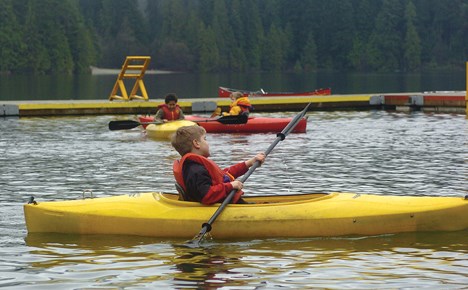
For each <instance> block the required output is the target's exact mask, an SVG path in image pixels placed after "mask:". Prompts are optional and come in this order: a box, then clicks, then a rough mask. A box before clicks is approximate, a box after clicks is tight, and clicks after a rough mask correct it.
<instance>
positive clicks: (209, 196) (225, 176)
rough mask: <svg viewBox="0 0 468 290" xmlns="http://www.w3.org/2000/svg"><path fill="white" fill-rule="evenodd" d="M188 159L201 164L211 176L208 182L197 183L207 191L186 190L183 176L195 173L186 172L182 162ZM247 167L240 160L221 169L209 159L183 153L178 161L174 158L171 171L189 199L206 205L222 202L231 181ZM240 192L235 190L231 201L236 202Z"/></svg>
mask: <svg viewBox="0 0 468 290" xmlns="http://www.w3.org/2000/svg"><path fill="white" fill-rule="evenodd" d="M188 160H190V161H192V162H195V163H198V164H200V165H202V166H203V167H204V169H206V171H207V172H208V174H209V176H210V178H211V180H210V181H208V183H210V184H197V185H201V187H202V188H208V190H207V192H189V191H187V186H186V182H185V181H186V180H185V179H184V176H185V177H186V179H187V178H191V176H194V175H195V174H193V173H192V172H187V171H186V169H185V170H184V164H185V162H186V161H188ZM247 169H248V168H247V166H246V165H245V163H244V162H241V163H238V164H236V165H233V166H231V167H229V168H226V169H224V170H222V169H221V168H219V166H218V165H216V163H214V162H213V161H211V160H210V159H208V158H206V157H203V156H201V155H197V154H193V153H188V154H185V155H184V156H183V157H182V159H181V160H180V161H179V160H175V161H174V164H173V171H174V177H175V179H176V182H177V183H178V184H179V185H180V186H182V188H183V189H184V191H185V192H186V193H187V195H188V198H189V199H190V201H199V202H201V203H203V204H208V205H209V204H214V203H217V202H222V201H223V200H224V199H225V198H226V197H227V196H228V194H229V193H230V192H231V191H232V190H233V188H232V185H231V181H233V180H234V179H235V178H237V177H239V176H241V175H243V174H244V173H246V172H247ZM196 181H197V182H202V183H203V182H204V183H206V182H205V181H204V180H201V179H198V180H196ZM197 188H198V187H197ZM242 194H243V192H242V191H241V190H239V191H237V192H236V194H235V195H234V197H233V198H232V200H231V203H237V201H238V200H239V199H240V197H241V195H242Z"/></svg>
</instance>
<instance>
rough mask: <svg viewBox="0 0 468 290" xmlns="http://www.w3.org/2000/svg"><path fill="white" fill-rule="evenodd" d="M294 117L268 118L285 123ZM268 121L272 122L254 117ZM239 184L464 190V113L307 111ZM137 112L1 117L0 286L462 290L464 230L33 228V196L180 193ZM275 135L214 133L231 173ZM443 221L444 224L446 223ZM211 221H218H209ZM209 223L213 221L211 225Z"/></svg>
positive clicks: (278, 188) (271, 190)
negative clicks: (157, 232) (233, 236)
mask: <svg viewBox="0 0 468 290" xmlns="http://www.w3.org/2000/svg"><path fill="white" fill-rule="evenodd" d="M294 114H295V113H292V112H284V113H276V114H274V115H275V116H292V115H294ZM258 115H264V116H271V115H273V114H267V113H264V114H258ZM308 115H309V119H308V130H307V133H306V134H291V135H289V136H288V137H287V138H286V139H285V140H284V141H282V142H280V143H279V144H278V146H277V147H276V148H275V149H274V150H273V151H272V153H271V154H270V156H269V157H268V158H267V161H266V162H265V164H264V165H263V166H262V167H260V168H259V169H257V170H256V171H255V172H254V173H253V174H252V176H251V177H250V178H249V180H247V182H246V183H245V192H246V194H248V195H256V194H271V195H274V194H289V193H306V192H321V191H326V192H330V191H350V192H359V193H374V194H381V195H389V194H394V195H430V196H460V197H461V196H463V195H466V194H468V178H467V176H468V162H467V161H468V144H467V143H468V138H467V136H468V120H467V119H466V116H465V115H454V114H453V115H452V114H424V113H419V112H416V113H411V114H405V113H392V112H385V111H365V112H349V111H346V112H341V111H337V112H310V113H309V114H308ZM135 117H136V116H86V117H59V118H19V119H18V118H4V119H1V118H0V132H1V134H0V153H1V154H0V164H1V168H2V174H1V176H0V203H1V205H2V211H1V215H0V231H1V232H2V234H1V235H0V245H1V247H0V287H5V288H8V289H155V288H164V289H183V288H191V289H194V288H202V289H272V288H273V289H276V288H281V289H284V288H286V289H298V288H299V289H310V288H326V289H344V288H347V289H350V288H353V289H378V288H381V289H388V288H392V289H395V288H397V289H401V288H405V289H414V288H418V289H420V288H428V289H460V288H465V287H466V285H468V231H461V232H447V233H408V234H396V235H381V236H353V237H339V238H309V239H292V238H282V239H254V240H228V241H220V240H211V241H207V242H206V243H204V244H203V246H202V247H200V248H187V247H184V246H183V244H184V242H185V241H181V240H172V239H156V238H144V237H128V236H75V235H52V234H27V231H26V228H25V224H24V217H23V211H22V206H23V204H24V203H26V202H27V199H28V198H29V196H31V195H34V196H35V198H36V200H38V201H39V202H40V201H45V200H65V199H76V198H81V196H82V193H83V191H85V190H92V191H93V194H94V195H95V196H112V195H119V194H128V193H138V192H145V191H170V192H175V189H174V186H173V177H172V173H171V164H172V161H173V160H174V159H175V158H178V156H177V154H176V153H175V151H174V150H173V149H172V148H171V146H170V144H169V143H168V142H162V141H159V142H158V141H153V140H149V139H147V138H146V137H145V135H144V134H143V133H142V131H141V130H140V129H139V128H137V129H133V130H125V131H109V130H108V129H107V124H108V122H109V121H111V120H116V119H127V118H130V119H133V118H135ZM275 137H276V136H275V134H253V135H243V134H209V135H208V142H209V143H210V145H211V153H212V156H213V159H214V160H215V161H216V162H218V163H219V164H220V165H226V166H228V165H230V164H232V163H234V162H237V161H239V160H244V159H247V158H249V157H251V156H252V155H254V154H255V153H257V152H259V151H264V150H266V148H267V147H268V146H269V145H270V144H271V142H273V140H274V139H275ZM447 222H450V221H447ZM215 224H216V223H215ZM215 224H214V226H216V225H215Z"/></svg>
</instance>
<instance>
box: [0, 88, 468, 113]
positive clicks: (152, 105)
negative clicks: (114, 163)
mask: <svg viewBox="0 0 468 290" xmlns="http://www.w3.org/2000/svg"><path fill="white" fill-rule="evenodd" d="M467 98H468V97H467V95H466V92H465V91H459V92H425V93H397V94H362V95H360V94H356V95H329V96H306V97H302V96H297V97H252V98H251V102H252V105H253V106H254V108H255V112H278V111H299V110H302V109H303V108H304V105H305V104H307V103H312V106H311V110H369V109H383V110H397V111H413V110H421V111H425V112H445V113H457V114H466V111H467ZM162 103H164V100H163V99H155V100H149V101H139V100H137V101H127V102H125V101H115V100H114V101H108V100H63V101H62V100H54V101H0V116H3V117H7V116H20V117H23V116H60V115H102V114H108V115H113V114H154V113H155V112H156V110H157V106H158V105H160V104H162ZM229 104H230V99H226V98H198V99H180V100H179V106H180V107H181V108H182V110H183V111H184V113H186V114H191V113H197V112H212V111H213V110H214V109H215V108H216V107H222V108H223V110H227V109H228V108H229Z"/></svg>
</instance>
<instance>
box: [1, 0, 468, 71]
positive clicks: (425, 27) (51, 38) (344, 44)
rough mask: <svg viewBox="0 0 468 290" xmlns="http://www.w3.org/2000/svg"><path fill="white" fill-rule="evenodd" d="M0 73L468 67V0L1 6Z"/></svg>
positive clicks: (130, 0) (71, 1) (171, 0)
mask: <svg viewBox="0 0 468 290" xmlns="http://www.w3.org/2000/svg"><path fill="white" fill-rule="evenodd" d="M0 15H1V17H0V47H1V51H0V72H3V73H15V74H19V73H39V74H53V73H65V74H73V73H83V72H88V71H89V67H90V66H91V65H93V66H99V67H113V68H118V67H120V66H121V64H122V62H123V60H124V58H125V56H127V55H149V56H151V57H152V59H153V61H152V64H151V66H152V67H153V68H158V69H163V70H174V71H192V72H219V71H223V72H229V71H316V70H346V71H363V72H395V71H402V72H411V71H419V70H423V69H432V68H464V66H465V62H466V61H467V60H468V2H467V1H464V0H327V1H322V0H256V1H252V0H41V1H37V0H0Z"/></svg>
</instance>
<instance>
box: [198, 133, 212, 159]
mask: <svg viewBox="0 0 468 290" xmlns="http://www.w3.org/2000/svg"><path fill="white" fill-rule="evenodd" d="M195 142H197V143H198V147H199V148H198V151H199V153H200V155H202V156H204V157H207V158H208V157H210V145H209V144H208V141H206V134H203V135H202V136H201V137H200V139H199V140H195Z"/></svg>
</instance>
